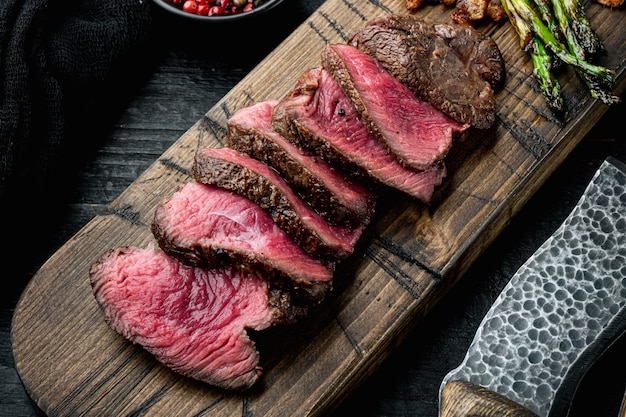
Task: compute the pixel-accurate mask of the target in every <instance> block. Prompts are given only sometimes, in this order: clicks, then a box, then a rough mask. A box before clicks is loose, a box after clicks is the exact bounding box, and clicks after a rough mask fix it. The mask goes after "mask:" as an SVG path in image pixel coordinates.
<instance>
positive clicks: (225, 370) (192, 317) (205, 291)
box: [90, 247, 294, 389]
mask: <svg viewBox="0 0 626 417" xmlns="http://www.w3.org/2000/svg"><path fill="white" fill-rule="evenodd" d="M90 282H91V285H92V289H93V293H94V295H95V298H96V300H97V302H98V304H99V305H100V307H101V309H102V311H103V312H104V320H105V321H106V323H107V324H108V325H109V326H110V327H111V328H113V329H114V330H115V331H117V332H118V333H119V334H121V335H122V336H123V337H125V338H126V339H128V340H130V341H131V342H133V343H136V344H139V345H141V346H142V347H143V348H144V349H146V350H147V351H148V352H150V353H151V354H152V355H154V356H155V357H156V359H158V360H159V361H160V362H162V363H163V364H164V365H165V366H167V367H169V368H171V369H172V370H173V371H175V372H178V373H180V374H182V375H185V376H188V377H191V378H194V379H197V380H200V381H203V382H206V383H208V384H211V385H215V386H218V387H222V388H227V389H246V388H249V387H250V386H252V385H253V384H254V383H255V382H256V381H257V380H258V379H259V377H260V375H261V368H260V367H259V354H258V352H257V351H256V349H255V344H254V342H253V341H252V340H251V339H250V338H249V337H248V335H247V332H246V329H254V330H263V329H266V328H268V327H270V326H273V325H275V324H278V323H282V322H283V320H287V319H288V318H290V317H294V316H293V314H292V312H290V311H288V310H289V308H290V307H286V305H287V306H288V305H289V304H288V303H285V302H284V296H283V295H277V294H275V291H274V290H270V287H269V284H268V282H267V281H265V280H262V279H260V278H258V277H256V276H254V275H249V274H243V273H240V272H235V271H232V270H229V269H223V270H222V269H220V270H209V269H201V268H193V267H189V266H185V265H183V264H181V263H180V262H179V261H177V260H176V259H174V258H172V257H171V256H168V255H167V254H165V253H164V252H163V251H161V250H158V249H151V248H147V249H141V248H136V247H120V248H118V249H115V250H110V251H108V252H106V253H105V254H103V255H102V256H101V257H100V258H99V259H98V260H97V261H96V263H94V264H93V265H92V267H91V269H90Z"/></svg>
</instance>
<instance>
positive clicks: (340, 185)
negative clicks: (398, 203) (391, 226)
mask: <svg viewBox="0 0 626 417" xmlns="http://www.w3.org/2000/svg"><path fill="white" fill-rule="evenodd" d="M277 103H278V100H268V101H263V102H259V103H255V104H254V105H252V106H248V107H244V108H241V109H239V110H237V111H236V112H235V113H234V114H233V115H232V117H231V118H230V119H229V120H228V146H229V147H230V148H233V149H236V150H238V151H239V152H242V153H245V154H247V155H249V156H251V157H253V158H255V159H258V160H259V161H261V162H263V163H265V164H267V165H269V166H271V167H272V168H274V169H275V170H276V171H278V173H279V174H280V175H281V176H282V177H283V178H284V179H285V180H286V181H287V182H288V183H289V185H290V186H291V187H292V189H293V190H294V191H295V192H296V193H297V194H298V195H299V196H300V198H302V200H304V201H305V202H306V203H308V204H309V205H310V206H311V207H313V209H314V210H315V211H316V212H317V213H318V214H319V215H320V216H322V217H323V218H324V219H326V220H327V221H328V222H329V223H330V224H343V225H349V224H359V223H360V224H363V225H367V224H369V223H370V222H371V220H372V217H373V216H374V211H375V206H376V204H375V201H376V200H375V197H374V195H373V194H372V193H370V192H369V191H367V190H366V189H365V188H364V187H363V186H362V185H360V184H358V183H356V182H354V181H351V180H349V179H348V177H347V176H346V175H345V173H342V172H340V171H338V170H337V169H335V168H334V167H332V166H330V165H329V164H327V163H326V162H324V161H323V160H322V159H321V158H319V157H317V156H316V155H314V154H312V153H310V152H307V151H305V150H304V149H302V148H300V147H297V146H294V145H293V144H291V143H290V142H289V141H288V140H286V139H285V138H283V137H282V136H281V135H280V134H278V133H277V132H276V131H274V130H273V129H272V127H271V126H270V122H271V119H272V111H273V110H274V107H275V106H276V104H277Z"/></svg>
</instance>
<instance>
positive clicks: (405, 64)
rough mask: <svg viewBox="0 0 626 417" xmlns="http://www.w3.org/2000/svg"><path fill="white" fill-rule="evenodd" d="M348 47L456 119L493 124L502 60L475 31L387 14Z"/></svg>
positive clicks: (482, 125)
mask: <svg viewBox="0 0 626 417" xmlns="http://www.w3.org/2000/svg"><path fill="white" fill-rule="evenodd" d="M347 43H348V44H349V45H352V46H354V47H356V48H358V49H359V50H361V51H363V52H365V53H366V54H368V55H370V56H372V57H374V58H376V59H377V60H378V61H379V62H380V63H381V64H382V66H383V67H385V69H387V70H388V71H389V72H390V73H391V74H393V75H394V76H395V77H396V78H398V79H399V80H400V81H401V82H402V83H403V84H405V85H407V86H408V87H409V88H410V89H411V90H412V91H413V92H414V93H415V94H416V95H418V96H419V97H422V98H423V99H424V100H426V101H428V102H429V103H431V104H432V105H433V106H434V107H436V108H437V109H439V110H441V111H442V112H444V113H445V114H447V115H449V116H450V117H452V118H453V119H454V120H456V121H458V122H460V123H469V124H470V125H472V126H474V127H476V128H479V129H486V128H489V127H491V126H492V125H493V123H494V121H495V112H496V102H495V98H494V91H497V90H498V89H500V88H501V87H502V85H503V83H504V78H505V68H504V60H503V58H502V55H501V53H500V49H499V48H498V46H497V44H496V43H495V42H494V41H493V40H492V39H491V38H489V37H488V36H485V35H483V34H482V33H480V32H479V31H477V30H476V29H474V28H473V27H469V26H465V25H458V24H453V23H451V24H442V23H430V22H427V21H425V20H422V19H420V18H418V17H416V16H413V15H389V16H385V17H383V18H380V19H377V20H374V21H371V22H369V23H368V24H367V25H365V26H364V27H363V28H362V29H360V30H358V31H357V32H355V33H354V34H353V35H352V36H351V37H350V38H349V39H348V42H347Z"/></svg>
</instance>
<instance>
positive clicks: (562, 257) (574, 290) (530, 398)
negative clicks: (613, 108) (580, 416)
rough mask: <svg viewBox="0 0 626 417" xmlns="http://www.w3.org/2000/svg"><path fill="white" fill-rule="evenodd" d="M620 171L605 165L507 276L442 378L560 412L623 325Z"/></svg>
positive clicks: (623, 178) (625, 209)
mask: <svg viewBox="0 0 626 417" xmlns="http://www.w3.org/2000/svg"><path fill="white" fill-rule="evenodd" d="M625 172H626V168H625V165H624V164H622V163H621V162H620V161H617V160H614V159H612V158H609V159H607V160H606V161H604V162H603V164H602V165H601V166H600V168H599V169H598V171H597V172H596V173H595V175H594V177H593V178H592V180H591V182H590V183H589V185H588V186H587V188H586V190H585V192H584V194H583V196H582V197H581V198H580V200H579V201H578V203H577V205H576V206H575V208H574V209H573V211H572V212H571V213H570V214H569V216H568V217H567V218H566V220H565V221H564V222H563V224H562V225H561V226H560V227H559V228H558V229H557V230H556V231H555V232H554V234H553V235H552V236H551V237H550V238H548V240H546V242H544V243H543V245H541V247H540V248H539V249H538V250H537V251H536V252H535V253H534V254H533V256H532V257H531V258H530V259H528V260H527V261H526V262H525V263H524V265H522V266H521V267H520V269H519V270H518V271H517V272H516V273H515V275H514V276H513V277H512V279H511V280H510V282H509V283H508V284H507V285H506V286H505V288H504V289H503V290H502V292H501V293H500V295H499V296H498V298H497V299H496V301H495V302H494V304H493V306H492V307H491V308H490V310H489V311H488V313H487V314H486V316H485V317H484V318H483V320H482V322H481V324H480V326H479V328H478V331H477V332H476V335H475V336H474V340H473V341H472V343H471V345H470V347H469V350H468V352H467V354H466V356H465V359H464V360H463V362H462V363H461V365H460V366H459V367H458V368H456V369H454V370H452V371H451V372H450V373H448V375H446V377H445V378H444V380H443V382H442V384H441V388H440V404H441V392H442V390H443V388H444V386H445V385H446V384H447V383H448V382H449V381H453V380H462V381H468V382H471V383H473V384H476V385H480V386H482V387H485V388H488V389H489V390H491V391H494V392H496V393H498V394H501V395H504V396H505V397H507V398H509V399H511V400H513V401H515V402H516V403H518V404H521V405H523V406H524V407H526V408H527V409H528V410H530V411H532V412H534V413H536V414H537V415H538V416H540V417H549V416H550V417H551V416H564V415H566V414H567V410H568V408H569V405H570V403H571V400H572V398H573V395H574V392H575V390H576V387H577V385H578V383H579V381H580V379H581V378H582V376H583V374H584V373H585V372H586V370H587V369H588V368H589V367H590V366H591V364H592V363H593V362H594V360H595V359H597V357H598V356H600V355H601V354H602V352H603V351H604V350H606V348H607V347H608V346H609V345H610V344H611V343H612V342H613V341H614V340H615V339H617V338H618V337H619V336H620V335H621V334H622V333H623V332H624V330H625V329H626V279H625V278H626V174H625Z"/></svg>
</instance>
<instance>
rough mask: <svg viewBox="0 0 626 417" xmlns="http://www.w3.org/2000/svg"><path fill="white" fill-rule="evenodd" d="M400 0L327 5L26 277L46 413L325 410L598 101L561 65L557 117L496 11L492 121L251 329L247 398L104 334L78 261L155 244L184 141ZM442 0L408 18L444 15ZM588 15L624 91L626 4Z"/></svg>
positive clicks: (541, 173) (183, 177) (553, 162)
mask: <svg viewBox="0 0 626 417" xmlns="http://www.w3.org/2000/svg"><path fill="white" fill-rule="evenodd" d="M405 12H406V10H405V8H404V0H383V1H373V0H372V1H358V2H357V1H346V0H328V1H327V2H326V3H324V4H323V5H322V6H321V7H320V8H319V9H318V10H317V11H316V12H315V13H314V14H313V15H312V16H311V17H310V18H309V19H308V20H307V21H306V22H304V24H302V25H301V26H300V27H299V28H298V29H297V30H296V31H295V32H294V33H293V34H292V35H290V36H289V37H288V38H287V39H286V40H285V41H284V42H283V43H282V44H281V45H280V46H279V47H278V48H277V49H276V50H275V51H274V52H272V53H271V54H270V55H269V56H268V57H267V58H266V59H265V60H263V62H261V63H260V65H258V67H256V68H255V69H254V70H253V71H252V72H251V73H250V74H249V75H248V76H247V77H245V78H244V79H243V80H242V81H241V82H240V83H239V84H238V85H237V86H236V87H235V88H234V89H233V90H232V91H231V92H230V93H228V94H227V95H226V96H225V97H224V98H223V99H222V100H221V101H220V102H218V103H217V105H216V106H215V107H213V108H212V109H210V110H209V111H208V112H207V114H206V117H204V118H203V119H202V120H199V121H198V122H197V123H196V124H195V125H194V126H192V127H191V128H190V129H189V130H188V131H187V132H186V133H185V134H184V135H183V136H181V137H180V139H179V140H178V141H177V142H176V143H175V144H174V145H173V146H172V147H171V148H170V149H169V150H167V151H166V152H165V153H164V154H163V155H162V156H161V157H160V158H159V159H158V160H157V161H156V162H155V163H154V164H153V165H151V166H150V167H149V168H148V169H147V170H146V171H145V172H144V173H143V174H142V175H141V176H140V177H139V178H138V179H137V180H136V181H135V182H134V183H133V184H132V185H131V186H130V187H129V188H128V189H127V190H126V191H124V192H123V193H122V194H121V195H120V196H119V197H118V198H117V199H116V200H115V201H113V203H111V205H110V206H109V207H108V208H107V209H106V210H105V211H104V212H102V213H100V214H99V215H98V216H96V217H95V218H94V219H93V220H92V221H91V222H89V223H88V224H87V225H86V226H85V227H84V228H83V229H82V230H80V232H79V233H77V234H76V235H75V236H74V237H73V238H72V239H70V240H69V241H68V242H67V243H66V244H65V245H64V246H63V247H62V248H61V249H60V250H59V251H58V252H57V253H55V254H54V255H53V256H52V257H51V258H50V259H49V260H48V261H47V262H46V263H45V264H44V265H43V266H42V268H41V269H40V270H39V271H38V273H37V274H36V275H35V276H34V277H33V278H32V280H31V282H30V283H29V285H28V287H27V288H26V290H25V291H24V293H23V295H22V298H21V300H20V302H19V304H18V306H17V308H16V311H15V315H14V318H13V325H12V342H13V351H14V356H15V361H16V366H17V370H18V372H19V374H20V377H21V378H22V380H23V382H24V385H25V387H26V389H27V390H28V392H29V394H30V395H31V396H32V398H33V400H34V401H35V402H36V403H37V405H38V406H39V407H40V408H41V409H42V410H43V411H44V412H45V413H47V414H48V415H50V416H69V415H96V416H101V415H149V416H172V415H177V416H200V415H202V416H228V415H233V416H235V415H236V416H240V415H257V416H258V415H264V416H265V415H266V416H286V415H289V416H318V415H324V414H326V413H328V412H329V411H331V410H332V409H333V408H334V407H336V406H337V405H338V404H339V402H340V401H341V400H342V399H343V398H345V397H346V395H347V394H348V393H350V392H351V391H352V390H354V389H355V388H356V387H357V386H358V385H359V384H361V383H362V382H363V381H364V380H365V378H367V377H368V375H369V374H370V373H371V372H372V371H373V370H374V369H375V368H376V367H377V366H378V365H379V364H380V363H381V361H383V360H384V359H385V357H386V356H387V355H388V354H389V353H390V352H391V351H392V347H393V346H395V345H397V344H398V343H400V341H401V340H402V337H403V336H404V335H405V334H406V333H407V332H408V331H409V330H411V329H412V328H413V326H414V325H415V324H416V323H417V322H418V321H419V320H420V319H422V318H423V317H424V316H425V315H426V314H427V313H428V312H429V310H430V309H431V308H432V307H433V306H434V305H435V304H436V303H437V302H438V301H439V300H440V299H441V298H442V297H443V296H444V295H445V293H446V292H447V291H448V290H449V289H450V288H451V287H452V286H454V285H455V283H456V282H457V281H458V280H459V279H460V278H461V277H462V274H463V273H464V272H465V271H466V270H467V269H468V267H469V266H470V265H471V264H472V262H473V261H474V260H475V259H476V258H477V257H478V256H479V255H480V254H481V252H482V251H483V249H484V248H485V247H486V246H487V245H489V244H490V242H492V241H493V239H494V238H495V237H496V236H497V235H498V233H499V232H500V231H501V230H502V229H503V228H504V227H505V226H506V224H507V223H508V222H509V220H510V219H511V218H512V217H513V216H514V215H515V214H516V213H517V212H518V211H519V209H520V208H521V207H522V206H523V205H524V203H525V202H526V201H527V200H528V198H529V197H530V196H531V195H532V194H533V193H534V192H535V191H536V190H537V189H538V188H539V186H540V185H541V184H542V183H543V182H544V180H545V179H546V178H547V177H548V176H549V175H550V174H551V173H552V172H553V171H554V170H555V169H556V168H557V166H558V165H559V164H560V163H561V162H562V161H563V159H564V158H566V157H567V155H568V154H569V153H570V151H571V150H572V149H573V148H574V147H575V146H576V145H577V144H578V143H579V141H580V140H581V139H582V138H583V137H584V136H585V135H586V134H587V132H588V131H589V130H590V129H591V128H592V127H593V125H594V124H595V123H596V122H597V121H598V120H599V119H600V117H601V116H602V115H603V114H604V112H605V111H606V110H607V107H606V106H604V105H603V104H601V103H598V102H596V101H594V100H592V99H591V98H590V97H589V95H588V93H587V91H586V89H585V88H584V86H583V85H582V84H581V83H580V81H579V80H578V78H577V77H576V76H575V74H574V72H573V71H571V70H566V71H565V72H564V73H563V74H561V75H560V80H561V82H562V84H563V89H564V91H565V101H566V103H567V106H568V109H567V110H568V112H567V115H566V117H565V118H564V119H563V120H558V119H557V118H555V117H553V115H552V114H551V113H550V112H549V111H548V110H547V108H546V106H545V104H544V102H543V98H542V97H541V95H540V94H539V93H538V92H537V91H536V87H535V82H534V80H533V76H532V67H531V63H530V61H529V58H528V56H527V55H526V54H525V53H523V52H522V51H521V49H520V46H519V42H518V38H517V35H516V34H515V32H514V31H513V29H512V27H511V26H510V25H509V24H508V22H503V23H502V24H499V25H496V24H486V25H483V26H481V27H480V30H481V31H483V32H484V33H486V34H488V35H490V36H492V37H493V39H494V40H495V41H496V42H497V43H498V45H499V47H500V49H501V51H502V53H503V56H504V59H505V61H506V70H507V81H506V86H505V88H504V89H503V91H501V92H500V93H499V94H498V96H497V99H498V103H499V109H498V115H497V123H496V126H495V127H494V128H493V129H491V130H489V131H483V132H475V133H474V134H473V136H472V137H470V138H469V139H468V140H466V141H464V142H459V143H456V144H455V145H454V148H453V150H452V152H451V154H450V155H449V157H448V159H447V166H448V177H447V178H446V179H445V181H444V184H443V185H442V186H441V187H440V188H439V189H438V190H437V192H436V194H435V197H434V201H433V204H432V205H431V206H430V207H425V206H423V205H421V204H418V203H415V202H412V201H410V200H408V199H406V198H403V197H400V196H398V197H397V198H396V199H395V201H389V202H387V204H386V206H385V207H381V209H380V217H379V219H378V220H377V221H376V222H375V223H374V224H373V225H372V226H371V227H370V229H369V230H368V233H367V234H366V235H365V236H364V237H363V238H362V241H361V245H360V247H359V249H358V251H357V253H356V254H355V255H354V256H353V257H351V258H350V259H349V260H347V261H346V262H344V263H343V264H342V265H341V266H340V268H339V271H338V272H337V274H336V284H335V290H334V291H333V293H332V294H331V296H330V297H329V299H328V300H327V301H326V302H325V303H324V304H323V305H322V306H321V308H320V310H319V311H317V312H315V314H314V315H313V316H312V317H311V318H309V319H306V320H304V321H303V322H302V323H300V324H298V325H296V326H292V327H281V328H276V329H272V330H270V331H267V332H265V333H261V334H253V335H252V337H253V339H254V340H256V342H257V346H258V349H259V351H260V352H261V365H262V366H263V368H264V370H265V373H264V376H263V378H262V380H261V382H260V383H259V384H258V385H257V386H255V387H254V388H253V389H252V390H250V391H249V392H246V393H232V392H225V391H221V390H218V389H215V388H212V387H210V386H207V385H205V384H202V383H199V382H196V381H193V380H191V379H188V378H184V377H181V376H179V375H177V374H175V373H173V372H171V371H169V370H168V369H166V368H164V367H163V366H161V365H160V364H159V363H158V362H156V361H155V360H154V359H153V358H152V356H150V355H149V354H147V353H146V352H145V351H144V350H143V349H141V348H140V347H138V346H135V345H132V344H130V343H129V342H127V341H126V340H125V339H123V338H122V337H121V336H119V335H118V334H117V333H115V332H114V331H113V330H111V329H110V328H109V327H108V326H107V325H106V324H105V323H104V321H103V316H102V314H101V312H100V310H99V308H98V306H97V304H96V302H95V299H94V297H93V295H92V293H91V288H90V285H89V281H88V270H89V267H90V266H91V264H92V263H93V262H94V261H95V260H96V259H97V258H98V257H99V256H100V255H101V254H102V253H103V252H105V251H106V250H107V249H109V248H114V247H118V246H121V245H136V246H141V247H143V246H146V245H150V244H154V239H153V237H152V235H151V233H150V229H149V225H150V222H151V220H152V216H153V211H154V208H155V206H156V205H157V204H158V203H159V202H161V201H162V200H163V199H164V198H166V197H168V196H169V195H171V194H172V193H173V192H174V190H175V189H176V186H177V185H178V184H180V183H182V182H185V181H189V180H190V177H189V176H188V172H189V169H190V168H191V165H192V160H193V156H194V154H195V152H196V150H197V149H199V148H202V147H207V146H222V144H223V143H224V141H225V137H226V128H225V126H226V120H227V119H228V117H229V115H231V114H232V113H233V111H235V110H236V109H238V108H240V107H242V106H246V105H249V104H251V103H252V102H254V101H259V100H264V99H270V98H280V97H282V96H283V95H284V94H285V93H286V92H287V91H288V90H289V89H290V88H291V87H292V86H293V85H294V84H295V82H296V80H297V78H298V77H299V76H300V75H301V74H302V72H303V71H305V70H306V69H308V68H311V67H313V66H315V65H317V64H318V63H319V54H320V53H321V51H322V49H323V47H324V45H325V43H327V42H343V41H345V39H346V37H347V36H348V35H349V34H350V33H351V32H352V31H354V30H356V29H358V28H360V27H362V26H363V25H364V24H365V23H366V22H367V21H368V20H371V19H374V18H376V17H380V16H382V15H385V14H388V13H405ZM450 12H451V9H449V8H446V7H443V6H427V7H425V8H423V9H421V10H420V11H419V12H418V13H419V15H420V16H422V17H424V18H427V19H431V20H435V21H440V22H449V21H450V20H449V14H450ZM588 15H589V17H590V19H591V20H592V23H593V25H594V26H595V28H596V30H597V32H598V33H599V35H600V36H601V38H602V39H603V41H604V44H605V46H606V48H607V50H608V51H609V53H608V55H607V56H606V57H605V58H604V59H603V61H602V64H603V65H605V66H608V67H610V68H614V69H616V71H617V76H618V85H617V88H616V90H615V92H616V93H618V94H622V92H623V91H624V85H625V80H624V78H625V77H624V68H625V67H626V64H625V62H624V59H625V51H624V45H625V40H626V12H625V10H624V9H623V8H622V9H621V10H610V9H608V8H604V7H601V6H599V5H595V4H594V5H591V6H590V7H589V8H588Z"/></svg>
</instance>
